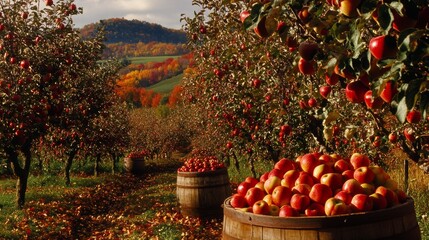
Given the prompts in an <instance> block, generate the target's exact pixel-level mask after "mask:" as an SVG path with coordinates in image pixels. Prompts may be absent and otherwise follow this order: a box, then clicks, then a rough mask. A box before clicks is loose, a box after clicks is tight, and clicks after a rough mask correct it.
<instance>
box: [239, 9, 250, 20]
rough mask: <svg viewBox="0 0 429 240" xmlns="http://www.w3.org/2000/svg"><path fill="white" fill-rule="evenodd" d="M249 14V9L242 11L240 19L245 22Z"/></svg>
mask: <svg viewBox="0 0 429 240" xmlns="http://www.w3.org/2000/svg"><path fill="white" fill-rule="evenodd" d="M248 16H250V12H249V11H247V10H244V11H242V12H241V13H240V21H241V22H242V23H244V21H245V20H246V18H247V17H248Z"/></svg>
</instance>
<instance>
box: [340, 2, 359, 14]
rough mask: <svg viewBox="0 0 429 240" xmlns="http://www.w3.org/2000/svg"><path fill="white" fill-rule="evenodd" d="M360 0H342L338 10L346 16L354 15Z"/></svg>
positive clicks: (356, 12)
mask: <svg viewBox="0 0 429 240" xmlns="http://www.w3.org/2000/svg"><path fill="white" fill-rule="evenodd" d="M360 2H361V0H342V1H340V12H341V13H342V14H343V15H345V16H347V17H356V16H357V15H358V11H357V8H358V6H359V4H360Z"/></svg>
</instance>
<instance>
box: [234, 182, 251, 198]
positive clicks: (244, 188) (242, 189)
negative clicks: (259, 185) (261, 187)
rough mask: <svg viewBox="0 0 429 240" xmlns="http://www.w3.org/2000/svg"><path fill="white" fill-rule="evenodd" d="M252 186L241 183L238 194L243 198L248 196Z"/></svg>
mask: <svg viewBox="0 0 429 240" xmlns="http://www.w3.org/2000/svg"><path fill="white" fill-rule="evenodd" d="M251 187H252V186H251V184H250V183H248V182H241V183H240V184H239V185H238V187H237V193H238V194H240V195H241V196H243V197H244V196H246V193H247V190H249V188H251Z"/></svg>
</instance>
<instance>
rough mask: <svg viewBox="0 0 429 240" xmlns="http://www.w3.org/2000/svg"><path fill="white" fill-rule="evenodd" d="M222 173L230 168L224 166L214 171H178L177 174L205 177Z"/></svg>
mask: <svg viewBox="0 0 429 240" xmlns="http://www.w3.org/2000/svg"><path fill="white" fill-rule="evenodd" d="M220 173H228V170H227V169H226V168H225V167H224V168H219V169H216V170H214V171H207V172H180V171H177V176H180V177H203V176H213V175H218V174H220Z"/></svg>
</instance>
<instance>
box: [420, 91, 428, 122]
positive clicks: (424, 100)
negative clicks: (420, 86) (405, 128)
mask: <svg viewBox="0 0 429 240" xmlns="http://www.w3.org/2000/svg"><path fill="white" fill-rule="evenodd" d="M420 112H421V113H422V116H423V118H424V119H425V118H426V116H428V112H429V91H424V92H422V93H421V94H420Z"/></svg>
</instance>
